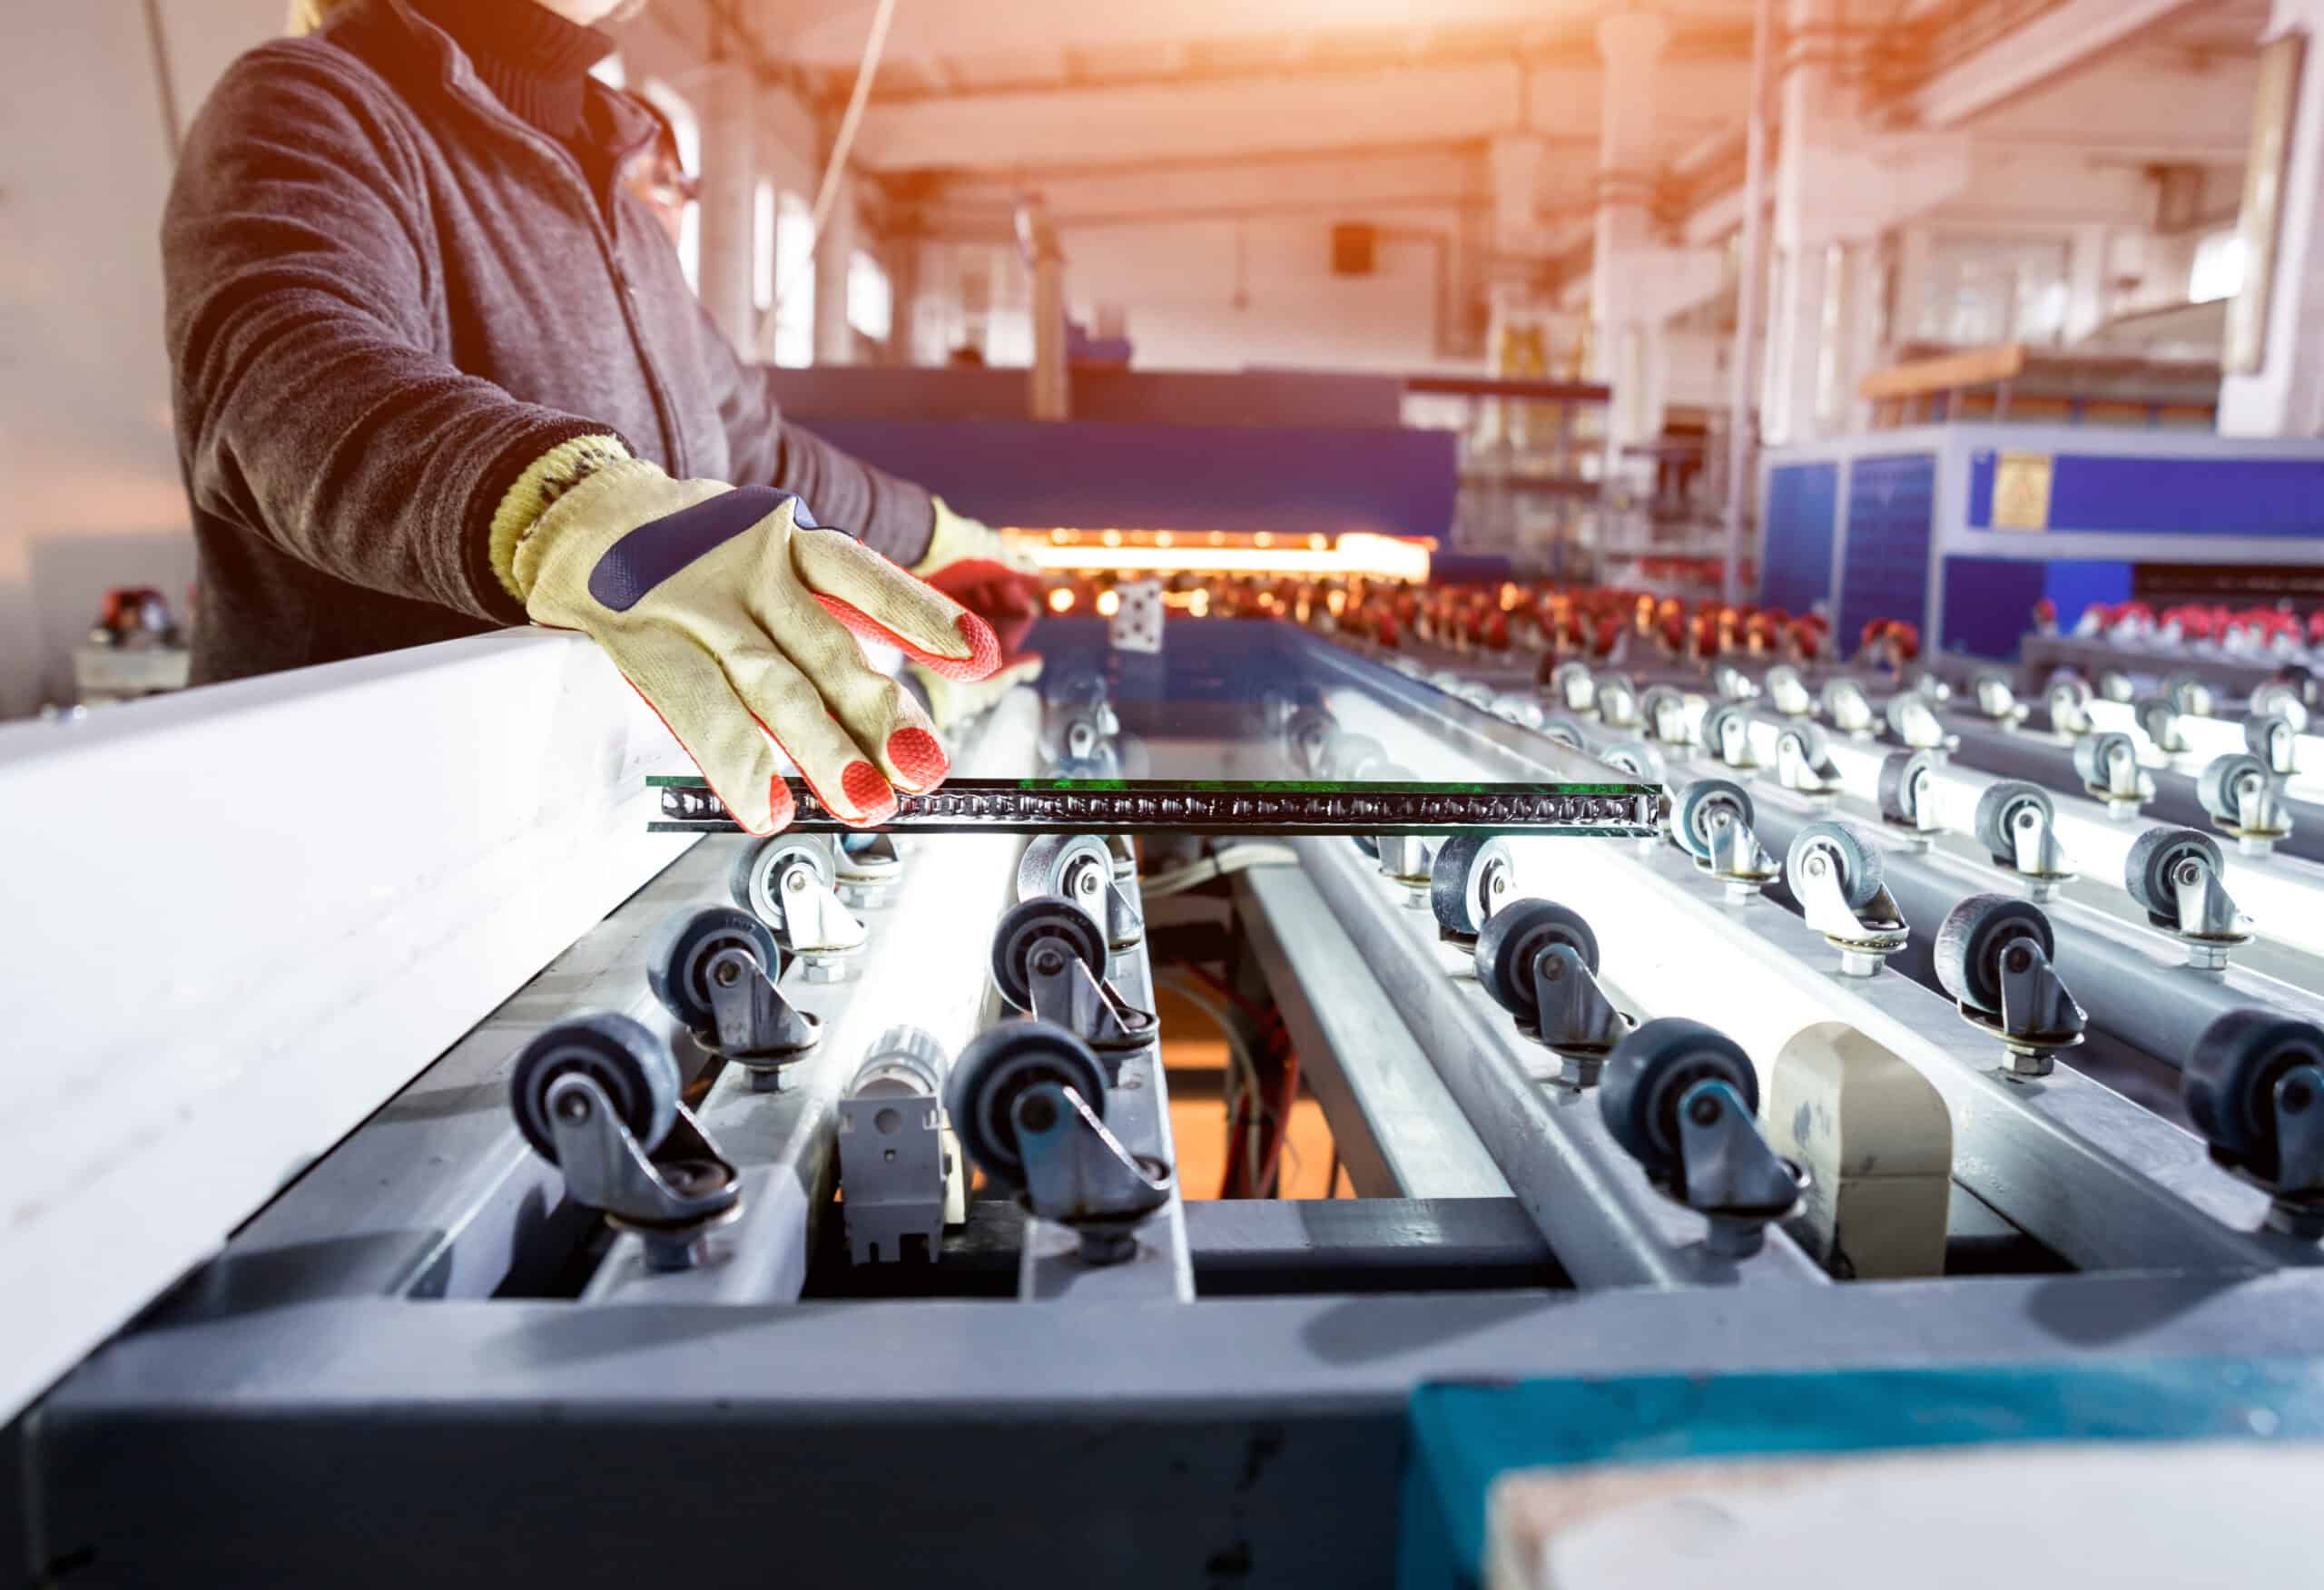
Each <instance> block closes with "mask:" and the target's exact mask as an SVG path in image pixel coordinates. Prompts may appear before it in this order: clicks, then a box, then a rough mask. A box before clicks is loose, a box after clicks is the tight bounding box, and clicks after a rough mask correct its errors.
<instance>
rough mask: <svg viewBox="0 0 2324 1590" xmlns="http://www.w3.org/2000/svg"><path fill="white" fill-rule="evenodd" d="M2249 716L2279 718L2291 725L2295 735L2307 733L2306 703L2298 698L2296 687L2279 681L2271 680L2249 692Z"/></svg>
mask: <svg viewBox="0 0 2324 1590" xmlns="http://www.w3.org/2000/svg"><path fill="white" fill-rule="evenodd" d="M2250 715H2251V716H2252V717H2255V718H2281V719H2283V720H2284V721H2287V722H2289V723H2290V725H2291V731H2292V732H2293V733H2295V734H2304V733H2306V732H2307V731H2308V702H2306V701H2305V700H2304V699H2302V697H2301V696H2300V693H2299V686H2298V685H2296V684H2290V683H2287V682H2283V681H2281V680H2274V679H2271V680H2270V681H2268V682H2266V683H2265V684H2262V685H2260V687H2259V688H2258V689H2257V690H2254V691H2253V692H2251V707H2250Z"/></svg>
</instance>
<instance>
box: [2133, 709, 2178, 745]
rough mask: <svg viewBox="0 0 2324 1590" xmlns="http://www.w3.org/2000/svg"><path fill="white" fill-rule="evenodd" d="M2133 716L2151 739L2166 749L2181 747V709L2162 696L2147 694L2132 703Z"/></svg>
mask: <svg viewBox="0 0 2324 1590" xmlns="http://www.w3.org/2000/svg"><path fill="white" fill-rule="evenodd" d="M2131 712H2132V717H2133V718H2134V719H2135V721H2137V723H2138V726H2139V728H2140V729H2141V730H2142V731H2143V732H2144V733H2145V735H2146V737H2147V738H2148V739H2149V740H2152V741H2154V742H2155V743H2156V744H2157V745H2159V746H2161V747H2162V749H2163V750H2165V751H2176V750H2177V749H2178V748H2179V743H2180V741H2179V709H2177V708H2176V707H2174V706H2172V705H2171V703H2170V702H2168V701H2165V700H2164V699H2163V698H2162V697H2161V696H2145V697H2142V698H2141V699H2140V700H2139V701H2138V702H2135V703H2133V704H2132V708H2131Z"/></svg>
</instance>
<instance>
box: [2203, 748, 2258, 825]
mask: <svg viewBox="0 0 2324 1590" xmlns="http://www.w3.org/2000/svg"><path fill="white" fill-rule="evenodd" d="M2274 777H2275V775H2274V774H2273V773H2271V772H2270V771H2269V770H2268V764H2267V763H2266V762H2263V761H2260V759H2259V758H2258V757H2256V756H2253V755H2252V754H2251V753H2250V752H2249V751H2229V752H2228V753H2227V754H2226V755H2224V756H2215V757H2213V758H2212V759H2211V761H2209V762H2208V763H2206V764H2205V765H2204V768H2203V770H2202V772H2201V775H2199V776H2198V777H2197V778H2196V780H2195V799H2196V800H2200V801H2201V802H2202V803H2203V810H2205V811H2208V812H2210V813H2211V815H2212V816H2213V817H2215V818H2217V819H2219V820H2221V822H2233V821H2234V820H2236V817H2237V815H2238V807H2237V801H2236V795H2237V792H2238V791H2239V790H2242V789H2243V788H2245V787H2246V786H2247V785H2250V784H2251V783H2254V782H2257V783H2259V784H2261V785H2265V784H2267V783H2269V782H2270V781H2271V780H2273V779H2274Z"/></svg>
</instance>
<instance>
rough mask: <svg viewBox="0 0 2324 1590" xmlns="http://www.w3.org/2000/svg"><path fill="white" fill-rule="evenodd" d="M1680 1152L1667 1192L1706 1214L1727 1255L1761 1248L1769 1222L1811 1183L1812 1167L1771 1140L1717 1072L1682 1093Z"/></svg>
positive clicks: (1714, 1239) (1714, 1240) (1711, 1241)
mask: <svg viewBox="0 0 2324 1590" xmlns="http://www.w3.org/2000/svg"><path fill="white" fill-rule="evenodd" d="M1679 1161H1680V1163H1681V1164H1682V1165H1683V1166H1684V1172H1683V1176H1682V1179H1681V1180H1680V1182H1679V1184H1678V1185H1676V1186H1674V1187H1672V1188H1671V1189H1669V1191H1670V1192H1671V1193H1672V1194H1673V1196H1675V1197H1677V1198H1678V1200H1679V1202H1682V1203H1684V1204H1685V1205H1686V1206H1687V1207H1688V1208H1689V1209H1691V1210H1694V1211H1696V1212H1699V1213H1700V1214H1703V1215H1706V1216H1708V1217H1709V1220H1710V1231H1709V1234H1708V1236H1707V1237H1706V1239H1705V1241H1706V1242H1707V1244H1708V1245H1709V1247H1710V1249H1711V1250H1712V1251H1714V1252H1717V1253H1719V1254H1722V1255H1724V1256H1725V1257H1728V1258H1732V1259H1745V1258H1748V1257H1750V1256H1751V1255H1752V1254H1754V1253H1756V1252H1758V1251H1759V1249H1760V1246H1761V1245H1762V1244H1763V1243H1764V1242H1766V1240H1767V1227H1768V1222H1770V1221H1776V1220H1781V1219H1783V1218H1784V1217H1785V1216H1786V1215H1787V1214H1789V1213H1790V1212H1791V1211H1792V1210H1793V1209H1794V1208H1796V1207H1797V1205H1798V1202H1799V1199H1800V1195H1801V1193H1804V1192H1805V1191H1806V1189H1807V1172H1806V1171H1804V1170H1802V1169H1801V1168H1800V1167H1799V1166H1798V1165H1797V1164H1794V1163H1792V1162H1791V1161H1789V1160H1787V1159H1785V1158H1783V1157H1782V1156H1781V1155H1779V1154H1777V1153H1776V1152H1775V1151H1774V1150H1773V1149H1771V1148H1769V1147H1768V1143H1767V1139H1765V1138H1764V1137H1761V1136H1760V1135H1759V1129H1758V1125H1757V1124H1755V1123H1754V1122H1753V1121H1752V1119H1751V1112H1750V1111H1749V1110H1748V1109H1746V1108H1744V1105H1743V1100H1742V1099H1741V1097H1740V1096H1739V1095H1738V1094H1737V1093H1736V1091H1735V1089H1734V1088H1733V1087H1731V1086H1729V1085H1728V1084H1727V1083H1725V1082H1722V1081H1720V1080H1718V1079H1717V1078H1715V1077H1714V1078H1709V1079H1707V1080H1705V1081H1702V1082H1699V1083H1697V1084H1695V1085H1693V1086H1692V1087H1690V1088H1689V1089H1688V1090H1687V1091H1686V1093H1685V1094H1683V1095H1681V1096H1680V1098H1679Z"/></svg>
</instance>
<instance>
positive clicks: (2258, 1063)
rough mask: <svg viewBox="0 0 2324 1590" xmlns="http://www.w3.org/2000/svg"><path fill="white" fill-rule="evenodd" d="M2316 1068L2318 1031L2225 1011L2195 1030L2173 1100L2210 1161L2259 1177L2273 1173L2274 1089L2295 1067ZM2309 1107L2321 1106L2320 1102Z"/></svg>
mask: <svg viewBox="0 0 2324 1590" xmlns="http://www.w3.org/2000/svg"><path fill="white" fill-rule="evenodd" d="M2295 1065H2324V1028H2319V1026H2317V1025H2316V1024H2315V1023H2314V1022H2309V1021H2302V1020H2300V1019H2299V1018H2298V1017H2297V1016H2284V1015H2280V1014H2279V1013H2278V1012H2276V1011H2272V1010H2263V1009H2259V1008H2246V1009H2242V1010H2230V1011H2229V1012H2228V1013H2227V1014H2226V1015H2225V1016H2221V1017H2220V1018H2219V1019H2218V1020H2217V1021H2214V1022H2213V1023H2211V1026H2208V1027H2206V1028H2204V1029H2203V1035H2202V1036H2201V1038H2198V1039H2197V1040H2196V1041H2195V1052H2194V1053H2193V1054H2191V1055H2188V1056H2187V1063H2186V1066H2185V1069H2183V1070H2182V1071H2181V1073H2180V1075H2179V1096H2180V1099H2181V1102H2182V1103H2183V1104H2185V1105H2186V1106H2187V1115H2188V1118H2189V1119H2190V1120H2191V1121H2193V1122H2194V1124H2195V1130H2196V1131H2198V1132H2201V1134H2203V1135H2204V1137H2206V1138H2208V1139H2209V1140H2210V1142H2211V1153H2212V1154H2213V1156H2214V1157H2216V1158H2220V1159H2223V1160H2226V1161H2227V1162H2228V1163H2230V1164H2237V1165H2241V1166H2244V1167H2245V1168H2247V1169H2249V1170H2250V1171H2252V1172H2254V1173H2257V1174H2258V1175H2259V1176H2260V1178H2261V1179H2262V1180H2271V1179H2273V1177H2274V1175H2275V1174H2276V1172H2277V1170H2278V1168H2279V1159H2278V1152H2277V1143H2276V1109H2275V1096H2274V1095H2275V1089H2276V1084H2277V1083H2278V1082H2279V1081H2280V1080H2281V1079H2282V1076H2283V1074H2284V1073H2285V1072H2287V1071H2289V1070H2290V1069H2291V1068H2292V1067H2293V1066H2295ZM2309 1108H2311V1109H2324V1099H2319V1100H2311V1101H2310V1102H2309Z"/></svg>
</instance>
